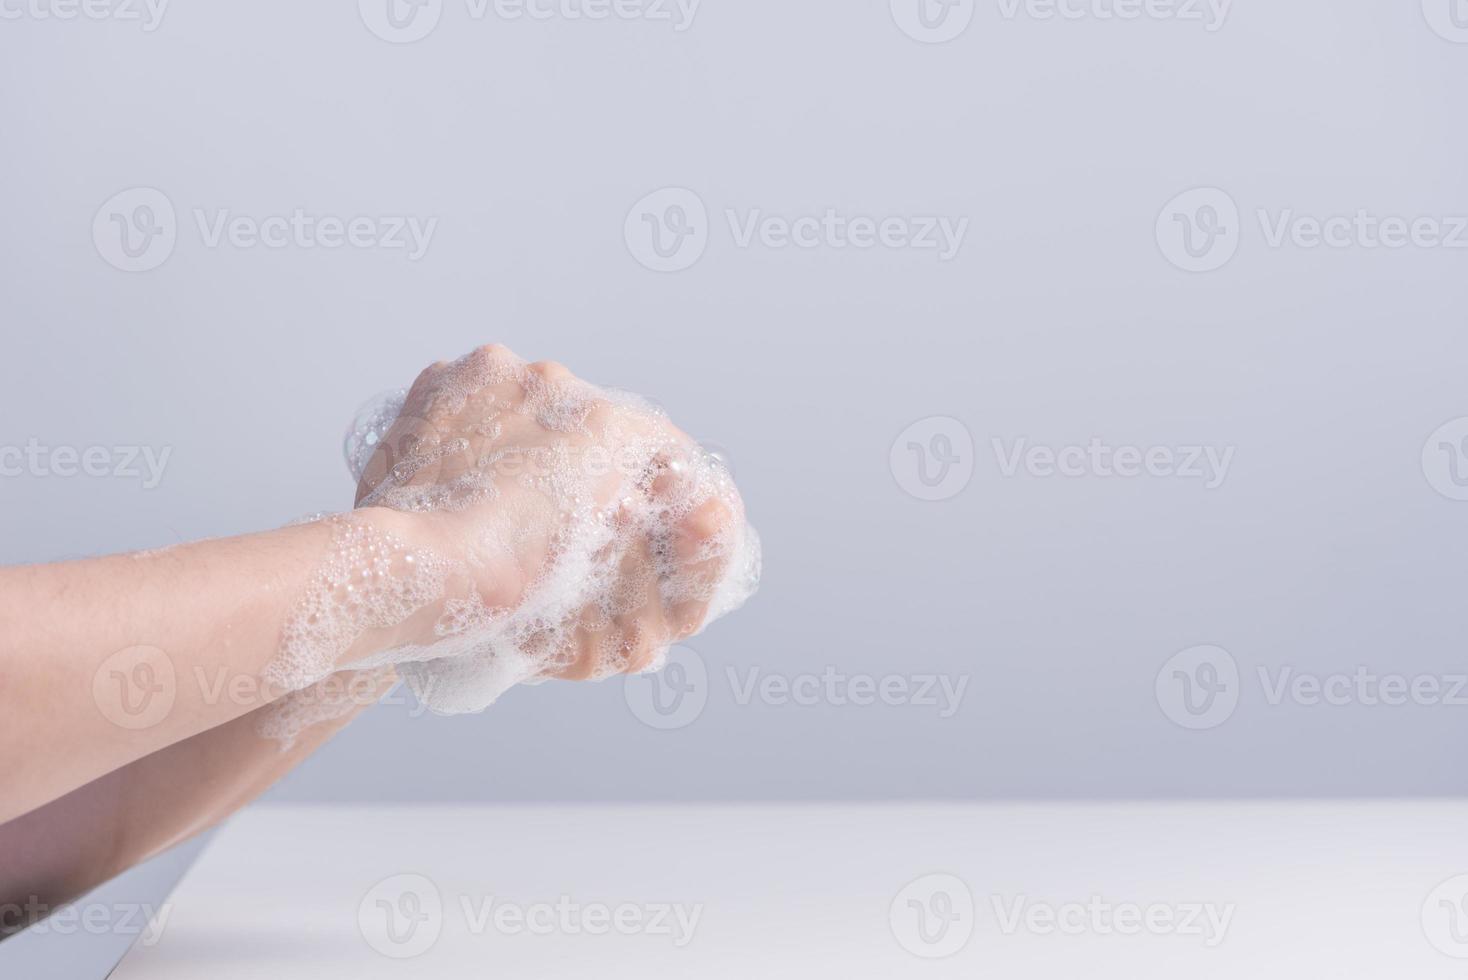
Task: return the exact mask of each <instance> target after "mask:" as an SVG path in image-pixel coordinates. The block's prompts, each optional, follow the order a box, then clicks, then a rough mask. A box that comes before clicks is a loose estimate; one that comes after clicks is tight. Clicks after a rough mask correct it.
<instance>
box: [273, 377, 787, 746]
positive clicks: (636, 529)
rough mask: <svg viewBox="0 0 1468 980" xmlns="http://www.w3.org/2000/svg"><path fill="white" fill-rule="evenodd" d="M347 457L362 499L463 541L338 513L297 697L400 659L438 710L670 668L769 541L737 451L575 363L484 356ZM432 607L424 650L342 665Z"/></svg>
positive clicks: (384, 407) (365, 418)
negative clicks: (414, 542)
mask: <svg viewBox="0 0 1468 980" xmlns="http://www.w3.org/2000/svg"><path fill="white" fill-rule="evenodd" d="M344 448H345V454H346V458H347V465H348V467H349V469H350V470H351V472H352V475H353V476H354V477H355V478H356V479H358V480H359V481H364V480H366V481H368V482H367V483H364V484H363V486H364V487H368V486H369V484H372V485H370V489H368V492H367V493H366V494H365V495H364V496H363V498H362V500H361V502H360V504H359V505H358V506H359V508H375V507H385V508H391V509H393V510H397V511H403V512H410V513H420V514H426V515H434V516H435V517H436V518H441V519H443V521H444V525H443V526H445V527H447V528H450V529H451V530H452V533H451V534H450V535H449V537H448V539H447V540H446V541H442V542H436V543H435V550H428V549H425V548H422V547H415V546H410V545H409V544H408V543H406V542H403V541H400V540H398V539H397V538H396V537H395V536H393V535H392V534H389V533H387V532H384V531H380V530H378V529H376V528H375V527H374V526H373V524H372V521H371V518H370V515H371V513H372V511H371V510H365V511H364V510H358V511H357V512H355V513H353V514H351V515H346V516H341V517H336V518H331V519H329V523H330V524H331V526H332V529H333V530H332V545H331V554H330V556H329V557H328V559H327V560H326V562H325V563H324V565H323V567H322V568H321V570H320V571H319V572H318V573H317V576H316V577H315V579H314V580H313V583H312V585H311V587H310V589H309V590H308V594H307V595H306V597H304V598H303V599H302V601H301V602H300V604H298V606H297V608H296V609H295V610H294V611H293V613H292V615H291V616H290V618H289V620H288V622H287V624H286V627H285V630H284V631H283V636H282V644H281V651H280V655H279V657H278V658H277V660H276V661H275V663H273V664H272V665H271V666H270V668H268V669H267V679H269V680H271V681H273V682H275V683H278V684H280V685H282V686H283V687H285V688H286V689H288V690H300V689H302V688H305V687H308V686H309V685H311V684H314V683H316V682H317V681H319V680H320V679H321V678H322V677H324V676H326V675H327V674H329V673H331V672H332V671H334V670H340V669H343V668H346V667H351V668H355V669H383V668H388V667H395V668H396V669H397V671H398V673H399V674H400V675H401V676H402V677H403V678H404V679H405V680H406V681H407V683H408V684H409V685H410V686H411V687H412V689H413V691H414V693H415V694H416V696H417V697H418V699H419V700H420V701H421V702H422V703H423V704H424V705H425V706H426V707H428V708H429V709H430V710H433V711H435V712H438V713H442V714H457V713H462V712H471V711H479V710H482V709H484V708H486V707H488V706H489V705H490V704H492V703H493V702H494V701H495V700H496V699H497V698H498V697H499V696H500V695H501V694H503V693H504V692H505V691H506V690H508V689H509V688H510V687H512V686H514V685H516V684H521V683H525V684H534V683H539V682H541V681H544V680H547V679H550V678H552V677H555V676H558V675H563V674H566V673H568V672H574V673H575V675H576V676H589V677H593V678H600V677H607V676H611V675H614V674H617V673H622V672H625V671H627V670H629V669H647V668H656V667H657V666H659V665H661V663H662V661H663V659H664V657H665V655H666V651H667V649H668V647H669V646H670V645H671V644H672V643H673V642H675V641H677V640H680V639H683V638H685V637H686V636H689V635H692V634H693V633H695V632H697V631H698V630H701V629H702V628H703V627H704V626H706V625H707V624H708V623H710V622H712V621H713V620H715V619H717V618H719V617H720V616H723V615H726V614H727V613H729V612H732V611H733V610H735V609H737V608H738V607H739V606H740V605H742V604H743V603H744V602H745V601H746V600H747V599H748V598H749V597H750V596H751V595H752V594H753V593H754V591H755V589H756V588H757V586H758V582H759V575H760V560H761V559H760V543H759V537H758V535H757V534H756V533H755V531H754V528H753V527H751V526H750V525H749V523H748V522H747V521H746V520H745V517H744V508H743V504H742V502H741V500H740V497H739V494H738V491H737V490H736V489H735V487H734V483H733V479H732V477H731V475H730V473H729V471H728V468H727V467H726V466H725V465H724V464H723V461H722V459H721V458H720V457H719V456H717V455H716V454H714V453H710V452H708V451H706V450H704V449H703V448H702V447H700V446H699V445H698V444H696V443H694V442H693V441H692V440H690V439H688V437H686V436H685V435H683V434H682V433H681V432H679V431H678V430H677V429H676V428H674V427H673V426H672V425H671V424H670V423H669V422H668V420H667V417H666V415H665V414H664V413H663V412H662V410H661V409H660V408H658V407H657V406H655V405H654V404H652V403H651V402H649V401H647V400H646V399H643V398H641V397H639V396H637V395H635V394H632V393H630V392H625V391H620V390H616V389H602V388H598V387H596V386H594V385H591V384H588V383H586V382H584V381H581V380H579V379H576V378H574V377H571V376H570V375H569V374H567V373H565V372H564V370H563V369H559V370H557V369H553V368H549V367H546V366H540V365H528V364H526V363H525V362H524V361H522V360H520V359H519V358H516V357H514V355H511V354H509V353H508V352H507V351H504V350H503V349H499V348H492V349H481V350H479V351H476V352H475V353H473V354H471V355H469V356H467V357H465V358H461V359H460V360H458V361H455V362H453V363H452V364H447V365H440V366H436V367H435V368H431V369H430V370H429V372H425V377H424V378H420V380H419V383H418V386H415V388H414V389H413V390H412V391H411V392H409V391H395V392H390V393H388V394H386V395H384V396H380V397H379V398H377V399H375V400H374V401H373V402H371V403H369V404H368V405H367V406H366V407H364V408H363V409H362V410H361V411H360V412H359V413H358V414H357V416H356V418H355V420H354V421H353V423H352V427H351V429H350V430H349V431H348V433H347V436H346V440H345V444H344ZM430 607H431V614H429V613H424V614H423V616H422V617H420V618H432V616H436V620H434V621H433V623H432V626H431V628H427V629H425V630H424V631H423V634H422V635H421V636H415V639H414V642H412V643H410V644H405V645H401V646H397V647H394V648H392V649H388V650H384V651H382V652H380V653H377V654H374V655H372V656H370V657H367V658H362V659H358V660H357V661H355V662H353V663H350V664H344V663H342V658H343V657H344V656H345V654H346V653H347V651H348V649H349V648H350V646H351V645H352V643H353V642H354V641H355V640H356V639H357V638H358V637H359V636H360V635H361V634H362V633H363V632H364V631H366V630H367V629H370V628H374V627H391V626H397V625H399V624H402V623H404V622H405V621H407V620H408V619H409V617H413V616H415V614H419V613H420V611H423V610H429V609H430ZM414 622H417V619H415V620H414ZM286 729H288V726H280V725H276V726H275V731H276V734H277V737H280V734H281V732H282V731H285V730H286ZM286 734H293V733H289V732H288V731H286Z"/></svg>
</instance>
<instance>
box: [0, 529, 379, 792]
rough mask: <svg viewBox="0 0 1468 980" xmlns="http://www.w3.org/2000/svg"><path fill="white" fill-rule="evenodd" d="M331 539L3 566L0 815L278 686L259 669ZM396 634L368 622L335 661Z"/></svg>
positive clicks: (272, 540)
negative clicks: (269, 681)
mask: <svg viewBox="0 0 1468 980" xmlns="http://www.w3.org/2000/svg"><path fill="white" fill-rule="evenodd" d="M358 519H359V520H365V519H370V520H371V521H372V522H373V524H374V525H383V524H391V522H392V521H393V520H394V519H395V518H394V517H393V515H390V514H384V513H380V512H374V513H373V514H372V515H371V516H370V518H358ZM332 533H333V532H332V529H331V528H330V527H329V526H327V525H325V524H321V523H315V524H307V525H299V526H294V527H289V528H284V529H281V530H277V531H270V532H265V533H261V534H251V535H245V536H242V537H236V538H228V539H221V540H214V541H204V542H199V543H197V544H189V545H182V546H179V547H175V548H171V549H168V550H166V551H162V552H151V553H142V554H137V555H122V556H115V557H108V558H97V559H89V560H85V561H77V562H67V563H63V564H57V565H45V566H34V567H22V568H8V569H0V678H3V684H4V686H5V690H4V692H3V697H4V701H5V705H6V711H5V712H4V713H3V715H0V738H3V744H4V745H5V746H6V751H5V753H4V754H3V757H0V787H3V792H0V821H3V820H7V819H10V818H12V817H15V816H18V815H19V814H21V813H25V812H26V811H28V810H31V809H33V808H34V807H36V806H39V805H41V804H43V803H46V802H48V801H50V800H53V799H55V798H57V797H58V796H60V795H62V794H64V793H67V792H69V791H71V790H73V789H76V788H77V787H78V786H81V785H83V784H86V783H90V782H92V781H93V780H95V779H97V778H99V777H101V776H102V775H104V774H105V773H108V772H111V771H112V770H114V769H117V768H118V767H120V766H124V765H126V764H128V763H130V762H133V761H134V760H137V759H141V758H143V757H144V756H148V755H150V754H152V753H155V752H158V751H159V750H160V749H163V748H165V747H167V746H170V745H173V744H175V743H178V742H180V741H182V740H184V739H188V738H190V737H192V736H194V735H197V734H198V733H200V732H204V731H207V730H209V729H212V728H215V727H217V726H219V725H223V724H226V723H229V722H231V721H234V720H235V719H238V718H241V717H242V716H244V715H247V714H248V713H249V712H251V711H253V710H254V709H256V708H258V707H260V706H262V705H264V704H267V703H269V702H271V701H273V700H274V699H276V698H278V697H280V696H281V695H282V694H283V693H285V691H284V690H282V689H280V688H277V687H274V686H272V685H271V684H269V683H266V681H265V678H264V672H265V669H266V667H267V665H269V664H270V663H271V662H272V661H273V660H274V659H275V658H276V657H277V656H278V654H279V651H280V647H281V635H282V628H283V625H284V624H285V622H286V620H287V618H288V617H289V616H290V615H291V612H292V610H293V609H294V608H296V607H297V605H298V604H299V603H300V601H301V599H302V597H303V596H304V595H305V594H306V593H307V590H308V588H309V587H310V585H311V582H312V579H313V575H315V574H317V570H318V569H319V567H320V566H321V564H322V562H323V561H324V560H326V558H327V556H328V552H329V550H330V548H331V541H332ZM394 639H395V637H394V635H393V634H392V631H390V630H364V631H362V633H361V634H360V635H359V636H358V637H357V638H356V639H355V640H354V641H353V642H352V644H351V648H350V650H349V651H347V652H346V654H345V655H344V656H343V657H342V658H341V662H343V663H349V662H351V661H352V660H353V659H355V658H357V657H359V656H365V655H367V654H369V653H371V652H373V651H374V650H376V649H380V648H381V647H383V646H385V645H390V644H391V643H392V642H394Z"/></svg>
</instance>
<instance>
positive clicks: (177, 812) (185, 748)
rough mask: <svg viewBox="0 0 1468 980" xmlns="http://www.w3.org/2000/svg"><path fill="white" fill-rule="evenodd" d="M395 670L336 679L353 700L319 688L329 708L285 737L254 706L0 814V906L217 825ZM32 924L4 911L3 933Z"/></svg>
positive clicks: (385, 684) (72, 884)
mask: <svg viewBox="0 0 1468 980" xmlns="http://www.w3.org/2000/svg"><path fill="white" fill-rule="evenodd" d="M354 673H357V672H354ZM347 676H348V675H347V674H341V675H337V678H335V679H334V680H336V679H345V678H347ZM395 680H396V678H395V677H394V676H393V675H392V672H391V671H376V672H359V676H356V677H355V678H354V680H353V683H351V684H350V686H343V687H342V688H340V690H341V691H345V692H348V694H349V700H347V701H343V700H339V699H338V698H337V692H336V691H335V690H334V691H333V692H332V693H329V694H325V695H322V697H324V698H325V699H326V707H327V709H328V710H326V711H324V712H323V713H324V714H326V715H327V716H328V717H325V718H324V719H323V720H322V721H320V722H319V723H317V724H314V725H311V726H310V727H308V728H306V729H304V730H302V731H301V732H300V733H299V734H298V736H297V737H296V739H295V741H294V742H293V743H292V744H290V745H289V746H285V745H283V744H282V743H281V742H279V741H277V740H275V739H273V738H268V737H265V736H263V735H262V734H261V733H260V730H261V728H262V727H266V725H263V724H262V722H266V721H267V719H268V714H269V713H270V712H272V711H274V710H276V708H275V707H265V708H259V709H256V710H255V711H253V712H251V713H249V714H246V715H243V716H241V717H239V718H236V719H235V720H233V721H231V722H228V723H226V724H224V725H221V726H219V727H217V728H214V729H211V730H209V731H207V732H203V733H201V734H198V735H195V736H193V737H191V738H187V739H184V740H183V741H180V742H177V743H175V744H173V745H171V746H168V747H167V748H164V749H161V750H159V751H157V752H155V753H153V754H152V755H149V756H147V757H145V758H142V759H139V760H137V761H135V762H133V763H131V764H129V765H127V766H124V767H123V768H121V769H117V770H115V771H113V772H109V773H107V774H106V775H105V776H102V777H101V778H99V779H97V780H94V781H93V782H90V783H88V784H87V785H85V786H83V787H81V788H79V789H76V790H73V791H72V792H70V793H67V794H66V795H65V796H62V797H60V798H59V799H56V800H53V801H52V802H50V803H48V804H46V805H45V806H42V807H40V808H39V809H36V810H33V811H31V812H30V813H27V814H25V815H23V816H20V817H17V818H15V819H14V820H11V821H9V822H8V823H5V824H0V856H3V857H0V909H12V910H13V909H16V908H21V909H36V910H40V912H41V913H42V914H45V913H49V912H50V911H52V910H54V909H55V907H56V906H57V905H59V904H61V903H64V902H66V901H70V900H72V899H74V898H76V897H77V896H79V895H81V894H84V893H85V892H87V891H89V890H90V889H92V888H93V887H95V886H97V885H98V884H101V883H102V882H104V881H106V880H107V879H109V878H111V877H113V876H115V875H117V874H119V873H121V872H122V871H124V870H126V869H127V868H130V867H132V866H133V865H135V864H137V863H139V862H141V861H144V860H147V859H148V858H150V857H152V856H154V855H155V854H158V853H160V852H162V851H164V850H166V849H168V848H169V847H172V846H173V845H175V844H178V843H180V842H182V841H184V840H186V839H187V838H189V837H192V836H193V835H195V834H197V833H199V832H201V831H203V830H206V829H207V828H209V827H211V826H214V825H215V824H217V823H219V822H220V821H221V820H223V819H224V818H226V817H227V816H229V815H230V814H231V813H233V812H234V811H236V810H238V809H239V808H240V807H242V806H244V805H245V804H246V803H248V802H249V801H250V800H252V799H254V798H255V797H256V796H258V795H260V794H261V793H263V792H264V791H265V790H266V789H268V788H269V787H270V786H271V785H272V784H273V783H275V782H276V781H277V780H278V779H280V778H281V777H282V776H283V775H285V773H287V772H288V771H290V770H291V769H292V768H294V767H295V766H296V765H298V764H299V763H300V762H301V761H302V760H304V759H305V758H306V757H307V756H308V755H310V754H311V753H312V752H314V751H315V750H316V749H317V748H319V747H320V746H321V745H322V744H324V743H325V742H326V741H327V740H328V739H330V738H331V737H332V736H333V735H335V734H336V733H337V732H338V731H340V730H341V729H342V728H343V727H345V726H346V725H347V723H348V722H350V721H351V720H352V718H354V717H356V716H357V715H358V714H359V713H360V712H361V711H362V710H363V709H364V708H365V707H366V706H367V705H369V704H371V703H374V702H375V701H376V700H378V698H380V697H381V696H382V695H384V694H386V693H387V691H388V690H389V689H390V688H391V687H392V685H393V683H395ZM310 696H312V695H311V694H310V692H300V693H298V694H294V695H290V697H292V698H302V697H310ZM12 918H14V916H12ZM28 924H30V919H29V918H26V919H25V920H24V921H20V922H14V921H12V922H5V921H0V936H3V934H4V933H5V932H6V931H7V927H9V928H10V929H13V928H16V927H19V926H24V925H28Z"/></svg>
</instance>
